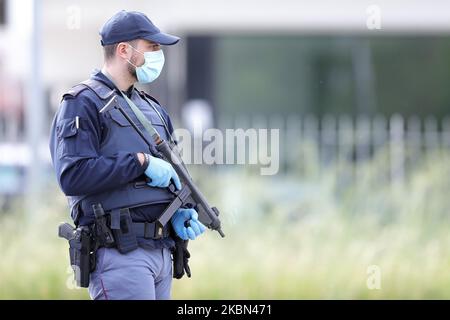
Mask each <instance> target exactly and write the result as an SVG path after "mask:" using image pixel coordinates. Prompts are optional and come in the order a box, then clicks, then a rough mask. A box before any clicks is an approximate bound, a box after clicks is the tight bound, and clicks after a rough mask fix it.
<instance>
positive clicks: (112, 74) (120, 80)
mask: <svg viewBox="0 0 450 320" xmlns="http://www.w3.org/2000/svg"><path fill="white" fill-rule="evenodd" d="M102 73H103V74H104V75H105V76H106V77H108V78H109V80H111V81H112V82H113V83H114V84H115V86H116V87H117V88H118V89H119V90H120V91H127V90H128V89H129V88H130V87H131V86H132V85H133V84H134V81H132V80H131V79H127V78H126V77H124V76H123V74H120V73H118V72H116V71H115V70H114V69H113V68H109V67H108V66H107V65H104V66H103V68H102Z"/></svg>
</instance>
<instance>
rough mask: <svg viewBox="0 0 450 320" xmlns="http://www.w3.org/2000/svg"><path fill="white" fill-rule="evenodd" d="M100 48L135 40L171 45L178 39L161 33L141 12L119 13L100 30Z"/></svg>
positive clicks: (123, 11)
mask: <svg viewBox="0 0 450 320" xmlns="http://www.w3.org/2000/svg"><path fill="white" fill-rule="evenodd" d="M100 36H101V37H102V39H101V41H100V42H101V44H102V46H106V45H110V44H114V43H119V42H126V41H131V40H135V39H145V40H150V41H153V42H156V43H159V44H162V45H172V44H175V43H177V42H178V41H179V40H180V38H178V37H176V36H173V35H170V34H167V33H163V32H161V31H160V30H159V29H158V28H157V27H156V26H155V25H154V24H153V23H152V22H151V21H150V19H149V18H148V17H147V16H146V15H145V14H143V13H141V12H136V11H125V10H122V11H119V12H118V13H116V14H115V15H114V16H112V17H111V19H109V20H108V21H106V23H105V24H104V25H103V27H102V28H101V29H100Z"/></svg>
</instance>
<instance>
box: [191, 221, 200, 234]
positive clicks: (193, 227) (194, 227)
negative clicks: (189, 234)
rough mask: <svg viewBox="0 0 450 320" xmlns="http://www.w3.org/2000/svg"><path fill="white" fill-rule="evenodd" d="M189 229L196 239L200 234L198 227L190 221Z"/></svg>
mask: <svg viewBox="0 0 450 320" xmlns="http://www.w3.org/2000/svg"><path fill="white" fill-rule="evenodd" d="M191 228H192V230H194V233H195V236H196V237H198V236H199V235H201V234H202V232H201V231H200V227H199V226H198V224H197V222H195V221H192V220H191Z"/></svg>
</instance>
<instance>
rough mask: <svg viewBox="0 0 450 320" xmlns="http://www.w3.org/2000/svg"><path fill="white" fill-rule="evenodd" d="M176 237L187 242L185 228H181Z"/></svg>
mask: <svg viewBox="0 0 450 320" xmlns="http://www.w3.org/2000/svg"><path fill="white" fill-rule="evenodd" d="M177 234H178V236H179V237H180V238H181V239H183V240H187V239H188V235H187V231H186V228H181V229H180V230H179V232H177Z"/></svg>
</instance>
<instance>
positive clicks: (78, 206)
mask: <svg viewBox="0 0 450 320" xmlns="http://www.w3.org/2000/svg"><path fill="white" fill-rule="evenodd" d="M100 36H101V44H102V46H103V49H104V65H103V68H102V69H101V70H94V72H93V73H92V75H91V77H90V79H88V80H86V81H84V82H82V83H80V84H78V85H76V86H75V87H73V88H72V89H71V90H70V91H68V92H67V93H66V94H64V96H63V99H62V102H61V105H60V108H59V110H58V112H57V113H56V115H55V118H54V120H53V124H52V128H51V138H50V151H51V156H52V161H53V166H54V169H55V171H56V176H57V180H58V183H59V186H60V187H61V189H62V191H63V192H64V193H65V195H66V196H67V198H68V202H69V205H70V211H71V216H72V218H73V220H74V222H75V224H76V225H77V226H92V225H93V224H94V221H95V212H94V209H93V208H95V206H96V205H97V208H98V206H99V205H101V208H102V209H104V211H105V212H106V214H107V216H108V217H109V219H108V223H109V226H110V228H111V230H112V231H113V233H114V235H116V237H115V242H116V243H115V245H113V246H106V247H105V246H101V247H100V248H99V249H98V250H97V253H96V257H97V259H96V260H97V261H96V267H95V270H94V271H93V272H92V273H91V274H90V284H89V294H90V296H91V298H92V299H169V298H170V288H171V282H172V262H171V260H172V259H171V249H173V248H174V244H175V242H174V239H176V237H178V239H184V240H188V239H191V240H194V239H195V238H196V237H198V236H199V235H200V234H201V233H203V232H204V230H205V227H204V226H203V225H202V224H201V223H200V222H199V221H198V214H197V212H196V211H195V210H194V209H190V208H180V209H178V210H177V211H176V213H175V214H174V215H173V217H172V218H171V220H170V222H171V223H167V225H166V226H165V227H164V229H162V230H158V231H157V226H156V224H155V223H154V221H155V219H157V218H158V217H159V216H160V215H161V213H162V211H163V210H164V209H165V208H166V207H167V204H168V203H169V202H170V201H171V200H172V199H173V198H174V196H173V193H172V192H170V189H169V188H168V186H169V184H170V183H173V185H175V187H176V188H177V189H180V188H181V184H180V180H179V178H178V176H177V174H176V172H175V170H174V169H173V167H172V166H171V165H170V164H169V163H168V162H166V161H164V160H162V159H160V158H157V157H154V156H152V153H151V150H149V148H148V146H147V145H146V144H145V143H144V141H143V140H142V139H141V138H140V137H139V135H137V134H136V131H134V130H133V128H132V126H130V123H129V122H128V121H127V120H126V118H125V117H124V116H123V115H122V114H121V113H120V112H118V110H116V109H112V110H111V111H110V112H106V113H100V112H99V111H100V110H101V108H102V107H104V106H105V104H106V103H107V101H108V100H110V98H111V97H113V96H116V97H117V101H118V103H119V104H120V106H121V107H122V108H123V109H124V110H125V111H126V113H127V114H128V116H129V117H130V118H131V119H132V120H133V121H134V122H135V123H136V124H137V126H138V127H139V128H140V129H141V131H143V132H144V134H146V135H148V138H149V139H148V140H150V141H152V139H151V137H150V134H149V132H148V131H146V130H145V126H144V122H145V121H149V122H150V123H151V125H152V126H153V128H155V129H156V131H158V133H159V135H160V136H161V137H162V138H163V139H164V140H166V141H170V139H172V137H171V135H172V132H173V127H172V123H171V120H170V117H169V115H168V114H167V112H166V111H165V110H164V109H163V108H162V107H161V106H160V105H159V103H158V102H157V101H156V100H155V99H154V98H153V97H151V96H150V95H148V94H147V93H145V92H142V91H141V92H140V91H138V90H137V89H136V88H135V87H134V84H135V83H136V82H139V83H150V82H152V81H154V80H156V78H158V76H159V74H160V73H161V70H162V68H163V65H164V61H165V59H164V54H163V51H162V49H161V45H174V44H176V43H177V42H178V41H179V38H178V37H176V36H173V35H169V34H166V33H163V32H161V31H160V30H159V29H158V28H157V27H156V26H155V25H154V24H153V23H152V22H151V21H150V20H149V18H148V17H147V16H146V15H144V14H143V13H140V12H127V11H120V12H118V13H117V14H115V15H114V16H113V17H112V18H111V19H109V20H108V21H107V22H106V23H105V24H104V25H103V27H102V28H101V30H100ZM136 107H137V108H136ZM142 116H144V117H145V120H144V121H143V119H142ZM187 222H188V223H187ZM174 233H175V234H176V235H175V234H174ZM130 235H131V237H130ZM135 243H137V245H134V244H135ZM187 254H188V253H187ZM187 258H188V257H186V260H187Z"/></svg>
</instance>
